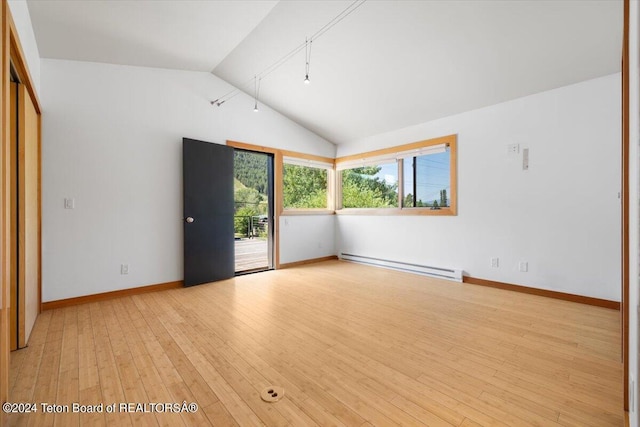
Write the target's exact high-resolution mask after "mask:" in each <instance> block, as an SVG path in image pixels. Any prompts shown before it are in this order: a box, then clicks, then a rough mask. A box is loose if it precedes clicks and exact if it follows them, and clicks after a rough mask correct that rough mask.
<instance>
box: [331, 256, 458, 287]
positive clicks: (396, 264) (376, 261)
mask: <svg viewBox="0 0 640 427" xmlns="http://www.w3.org/2000/svg"><path fill="white" fill-rule="evenodd" d="M340 259H343V260H345V261H352V262H357V263H360V264H368V265H374V266H376V267H384V268H390V269H392V270H400V271H406V272H409V273H416V274H422V275H424V276H430V277H435V278H438V279H448V280H454V281H456V282H462V270H456V269H452V268H443V267H432V266H428V265H420V264H411V263H408V262H400V261H391V260H388V259H381V258H373V257H369V256H363V255H354V254H346V253H344V252H342V253H341V254H340Z"/></svg>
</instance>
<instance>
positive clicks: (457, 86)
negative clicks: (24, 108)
mask: <svg viewBox="0 0 640 427" xmlns="http://www.w3.org/2000/svg"><path fill="white" fill-rule="evenodd" d="M349 4H351V1H313V2H311V1H296V2H294V1H281V2H277V4H276V2H273V1H270V2H267V1H255V2H248V1H247V2H239V1H233V2H231V1H229V2H219V1H196V2H191V1H178V0H174V1H58V0H55V1H36V0H28V5H29V10H30V13H31V18H32V21H33V25H34V30H35V34H36V39H37V42H38V47H39V49H40V54H41V56H42V57H45V58H65V59H76V60H87V61H99V62H110V63H118V64H132V65H145V66H153V67H166V68H178V69H188V70H206V71H212V70H213V73H214V74H215V75H217V76H219V77H221V78H223V79H224V80H226V81H228V82H230V83H232V84H234V85H236V86H242V88H243V89H244V90H245V91H246V92H248V93H252V92H253V83H252V82H251V84H249V85H247V86H244V85H245V84H246V83H247V82H248V81H251V78H252V77H253V76H254V75H255V74H258V73H260V72H261V71H263V70H264V69H265V68H267V66H269V65H271V64H273V63H274V62H276V61H277V60H278V59H280V58H281V57H282V56H283V55H285V54H286V53H288V52H290V51H291V50H292V49H293V48H295V47H296V46H298V45H300V44H301V43H303V42H304V40H305V37H308V36H310V35H312V34H314V33H316V31H318V30H319V29H320V28H321V27H323V26H324V25H325V24H326V23H328V22H329V21H330V20H331V19H333V18H334V17H335V16H336V15H338V14H339V13H340V12H341V11H342V10H344V9H345V8H346V7H347V6H349ZM621 44H622V0H603V1H574V0H568V1H565V0H549V1H542V0H534V1H525V0H522V1H488V0H471V1H373V0H370V1H368V2H366V3H364V4H363V5H362V6H361V7H360V8H358V9H357V10H356V11H355V12H354V13H353V14H351V15H349V16H348V17H346V18H345V19H344V20H343V21H341V22H340V23H338V24H337V25H336V26H334V27H333V28H331V29H330V30H329V31H327V32H326V33H325V34H324V35H323V36H322V37H320V38H317V39H316V40H315V41H314V43H313V48H312V56H311V70H310V79H311V81H312V83H311V84H310V85H304V84H303V83H302V81H303V79H304V69H305V64H304V62H305V60H304V51H302V52H300V53H298V54H297V55H296V56H294V57H293V58H292V59H291V60H289V61H288V62H286V63H285V64H284V65H283V66H281V67H280V68H278V69H277V70H276V71H274V72H273V73H271V74H270V75H269V76H268V77H266V78H265V79H263V81H262V84H261V91H260V101H261V102H264V103H265V104H267V105H269V106H271V107H272V108H274V109H276V110H278V111H280V112H281V113H283V114H284V115H286V116H288V117H289V118H291V119H293V120H295V121H296V122H298V123H300V124H302V125H303V126H305V127H307V128H308V129H310V130H312V131H314V132H316V133H317V134H319V135H321V136H323V137H325V138H326V139H328V140H330V141H332V142H334V143H343V142H346V141H351V140H354V139H359V138H363V137H366V136H370V135H374V134H377V133H382V132H387V131H391V130H395V129H399V128H402V127H406V126H410V125H414V124H418V123H423V122H426V121H429V120H433V119H437V118H441V117H446V116H449V115H452V114H456V113H460V112H464V111H469V110H473V109H476V108H480V107H483V106H487V105H492V104H496V103H499V102H503V101H507V100H510V99H514V98H518V97H521V96H525V95H529V94H533V93H537V92H541V91H544V90H549V89H553V88H556V87H560V86H564V85H568V84H572V83H577V82H580V81H583V80H587V79H591V78H595V77H599V76H603V75H607V74H611V73H615V72H618V71H620V57H621ZM220 95H223V94H220ZM229 102H243V101H242V100H241V98H234V99H232V100H230V101H229ZM219 108H225V106H224V105H223V106H221V107H219ZM247 108H253V104H251V105H247ZM213 113H214V114H215V111H213Z"/></svg>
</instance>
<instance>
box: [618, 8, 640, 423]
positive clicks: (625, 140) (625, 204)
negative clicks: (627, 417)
mask: <svg viewBox="0 0 640 427" xmlns="http://www.w3.org/2000/svg"><path fill="white" fill-rule="evenodd" d="M623 8H624V18H623V19H624V22H623V31H622V87H621V91H622V138H621V144H622V153H621V154H622V156H621V157H622V173H621V181H622V182H621V186H622V209H621V215H622V227H621V237H622V241H621V246H622V247H621V253H622V262H621V268H622V298H621V304H620V309H621V324H622V331H621V335H622V364H623V369H622V371H623V378H622V382H623V390H624V398H623V405H624V410H625V411H629V308H630V307H629V263H630V258H629V184H630V182H629V149H630V145H629V143H630V134H629V132H630V128H629V95H630V93H629V90H630V87H629V65H630V64H629V0H624V6H623ZM634 220H635V221H637V218H635V219H634Z"/></svg>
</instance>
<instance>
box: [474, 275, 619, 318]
mask: <svg viewBox="0 0 640 427" xmlns="http://www.w3.org/2000/svg"><path fill="white" fill-rule="evenodd" d="M462 281H463V282H464V283H470V284H472V285H480V286H488V287H490V288H497V289H504V290H507V291H515V292H520V293H524V294H530V295H538V296H541V297H547V298H555V299H560V300H564V301H571V302H577V303H580V304H587V305H593V306H596V307H604V308H610V309H612V310H620V303H619V302H617V301H610V300H606V299H601V298H594V297H586V296H583V295H575V294H569V293H566V292H558V291H550V290H548V289H538V288H531V287H528V286H522V285H513V284H511V283H504V282H496V281H493V280H486V279H479V278H477V277H472V276H463V279H462Z"/></svg>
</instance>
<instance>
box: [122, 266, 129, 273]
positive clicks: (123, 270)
mask: <svg viewBox="0 0 640 427" xmlns="http://www.w3.org/2000/svg"><path fill="white" fill-rule="evenodd" d="M120 274H129V264H120Z"/></svg>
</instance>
